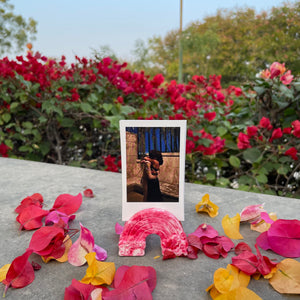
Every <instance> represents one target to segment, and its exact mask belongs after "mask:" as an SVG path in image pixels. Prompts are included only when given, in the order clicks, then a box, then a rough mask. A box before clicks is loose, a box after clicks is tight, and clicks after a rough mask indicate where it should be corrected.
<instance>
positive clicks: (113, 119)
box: [105, 116, 123, 130]
mask: <svg viewBox="0 0 300 300" xmlns="http://www.w3.org/2000/svg"><path fill="white" fill-rule="evenodd" d="M105 119H106V120H108V121H109V122H110V127H111V128H112V129H115V130H118V129H119V122H120V120H122V119H123V118H122V117H121V116H106V117H105Z"/></svg>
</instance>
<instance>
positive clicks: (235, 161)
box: [229, 155, 241, 168]
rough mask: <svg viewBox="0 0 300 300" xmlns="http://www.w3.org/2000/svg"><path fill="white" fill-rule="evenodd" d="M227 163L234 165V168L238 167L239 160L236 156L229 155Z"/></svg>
mask: <svg viewBox="0 0 300 300" xmlns="http://www.w3.org/2000/svg"><path fill="white" fill-rule="evenodd" d="M229 163H230V164H231V165H232V166H233V167H234V168H239V167H240V165H241V161H240V159H239V158H238V157H236V156H233V155H231V156H230V157H229Z"/></svg>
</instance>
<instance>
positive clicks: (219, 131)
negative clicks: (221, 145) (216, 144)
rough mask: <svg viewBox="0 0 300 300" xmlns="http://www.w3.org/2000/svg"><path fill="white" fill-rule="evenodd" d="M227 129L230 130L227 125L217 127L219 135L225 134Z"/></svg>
mask: <svg viewBox="0 0 300 300" xmlns="http://www.w3.org/2000/svg"><path fill="white" fill-rule="evenodd" d="M227 131H228V130H227V129H226V128H225V127H221V126H220V127H218V128H217V133H218V135H219V136H223V135H224V134H226V133H227Z"/></svg>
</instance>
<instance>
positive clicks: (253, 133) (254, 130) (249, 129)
mask: <svg viewBox="0 0 300 300" xmlns="http://www.w3.org/2000/svg"><path fill="white" fill-rule="evenodd" d="M257 131H258V128H257V127H256V126H248V127H247V135H248V137H249V138H251V137H253V136H256V135H257Z"/></svg>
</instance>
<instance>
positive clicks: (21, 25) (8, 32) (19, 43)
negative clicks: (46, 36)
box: [0, 0, 37, 55]
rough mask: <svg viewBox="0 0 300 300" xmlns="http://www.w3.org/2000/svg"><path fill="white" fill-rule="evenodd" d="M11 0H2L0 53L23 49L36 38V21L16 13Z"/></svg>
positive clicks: (0, 11) (0, 2) (0, 4)
mask: <svg viewBox="0 0 300 300" xmlns="http://www.w3.org/2000/svg"><path fill="white" fill-rule="evenodd" d="M13 10H14V6H13V5H12V4H10V3H9V0H0V54H1V55H3V54H6V53H9V52H14V51H16V50H20V49H22V47H23V46H24V45H26V43H28V42H30V41H32V40H33V39H34V35H35V33H36V24H37V23H36V21H34V20H33V19H31V18H29V19H28V20H26V19H24V18H23V17H22V16H21V15H16V14H14V11H13Z"/></svg>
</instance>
